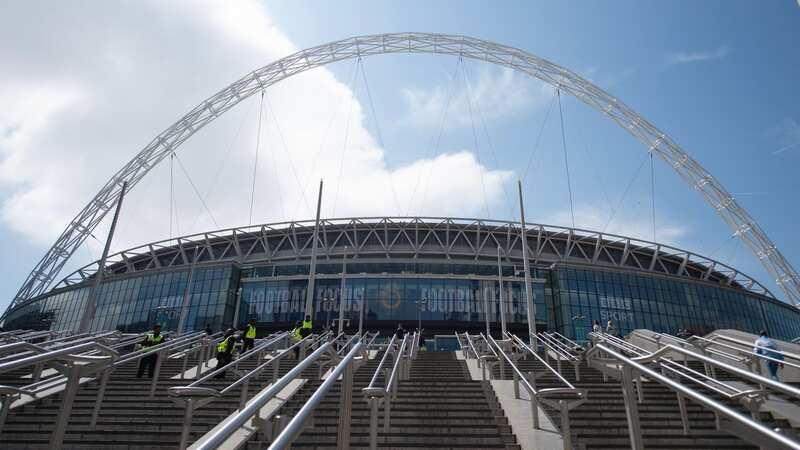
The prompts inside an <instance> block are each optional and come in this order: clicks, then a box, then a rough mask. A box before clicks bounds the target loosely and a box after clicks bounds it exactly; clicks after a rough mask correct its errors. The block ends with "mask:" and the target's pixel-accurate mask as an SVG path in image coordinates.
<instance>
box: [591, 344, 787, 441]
mask: <svg viewBox="0 0 800 450" xmlns="http://www.w3.org/2000/svg"><path fill="white" fill-rule="evenodd" d="M672 347H673V348H672V350H673V351H674V350H677V349H679V348H678V347H675V346H672ZM600 351H602V352H604V353H605V354H607V355H609V356H611V357H612V358H614V359H615V360H616V361H618V362H619V363H621V364H622V366H623V390H625V392H626V395H625V396H624V399H625V406H626V410H627V412H628V414H627V416H628V431H629V434H630V439H631V448H632V449H634V450H640V449H643V448H644V445H643V442H642V429H641V427H640V426H639V414H638V405H637V404H636V400H635V398H634V395H633V393H632V391H633V387H632V377H633V376H634V375H633V373H632V372H633V370H635V371H637V372H639V373H640V374H642V375H645V376H646V377H647V378H648V379H650V380H653V381H655V382H657V383H659V384H661V385H662V386H665V387H667V388H669V389H670V390H672V391H674V392H675V393H676V394H678V396H679V398H681V397H686V398H689V399H691V400H693V401H694V402H696V403H699V404H700V405H702V406H705V407H706V408H709V409H711V410H712V411H713V412H714V413H715V414H717V415H721V416H724V417H726V418H727V419H729V420H731V421H733V422H734V423H735V424H736V425H738V426H740V427H742V428H741V430H738V431H739V432H738V433H737V434H738V435H739V437H741V438H742V439H744V440H746V441H748V442H752V443H754V444H756V445H759V446H762V447H764V448H775V449H777V448H781V449H784V448H785V449H795V450H800V443H798V442H796V441H793V440H791V439H789V438H788V437H786V436H784V435H783V434H781V433H778V432H776V431H773V430H771V429H770V428H768V427H766V426H764V425H763V424H761V423H758V422H757V421H755V420H753V419H751V418H749V417H747V416H744V415H742V414H740V413H738V412H736V411H734V410H733V409H731V408H729V407H728V406H725V405H723V404H722V403H720V402H718V401H716V400H714V399H712V398H710V397H707V396H705V395H703V394H701V393H699V392H696V391H695V390H693V389H691V388H689V387H687V386H685V385H683V384H680V383H677V382H675V381H673V380H671V379H669V378H668V377H666V376H664V375H662V374H660V373H658V372H656V371H655V370H652V369H650V368H648V367H647V366H645V365H644V364H641V363H640V362H638V361H636V360H635V359H630V358H628V357H626V356H624V355H622V354H621V353H617V352H616V351H615V350H612V349H611V348H609V347H607V346H605V345H603V344H602V343H598V344H595V346H594V347H593V348H592V349H590V350H589V352H587V354H589V356H591V355H593V354H594V353H597V352H600ZM709 359H711V358H709ZM681 410H682V414H685V413H684V411H685V408H683V407H682V408H681Z"/></svg>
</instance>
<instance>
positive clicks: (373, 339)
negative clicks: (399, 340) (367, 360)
mask: <svg viewBox="0 0 800 450" xmlns="http://www.w3.org/2000/svg"><path fill="white" fill-rule="evenodd" d="M365 334H366V335H367V336H369V332H367V333H365ZM380 334H381V333H380V331H376V332H375V333H374V334H373V335H372V339H370V340H369V343H367V349H369V348H371V347H372V346H373V344H374V343H375V340H376V339H378V336H379V335H380Z"/></svg>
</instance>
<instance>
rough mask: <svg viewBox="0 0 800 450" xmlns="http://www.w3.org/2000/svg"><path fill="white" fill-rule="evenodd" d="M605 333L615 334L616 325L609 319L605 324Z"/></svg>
mask: <svg viewBox="0 0 800 450" xmlns="http://www.w3.org/2000/svg"><path fill="white" fill-rule="evenodd" d="M606 334H610V335H611V336H616V335H617V327H615V326H614V322H612V321H611V320H609V321H608V323H607V324H606Z"/></svg>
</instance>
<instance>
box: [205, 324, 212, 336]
mask: <svg viewBox="0 0 800 450" xmlns="http://www.w3.org/2000/svg"><path fill="white" fill-rule="evenodd" d="M203 331H205V332H206V336H211V335H212V334H214V330H212V329H211V324H210V323H207V324H206V329H205V330H203Z"/></svg>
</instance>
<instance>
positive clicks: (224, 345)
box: [217, 336, 233, 353]
mask: <svg viewBox="0 0 800 450" xmlns="http://www.w3.org/2000/svg"><path fill="white" fill-rule="evenodd" d="M232 338H233V336H228V337H226V338H225V339H223V340H222V342H220V343H219V344H217V352H218V353H225V352H227V351H228V345H232V344H229V343H228V341H230V340H231V339H232Z"/></svg>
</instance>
